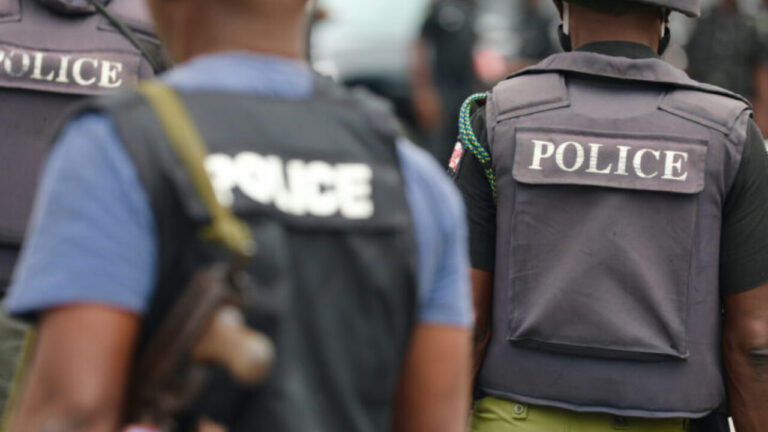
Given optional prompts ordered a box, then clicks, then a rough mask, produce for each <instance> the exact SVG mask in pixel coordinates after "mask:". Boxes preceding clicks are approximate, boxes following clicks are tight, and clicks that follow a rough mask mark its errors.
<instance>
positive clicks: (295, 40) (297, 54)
mask: <svg viewBox="0 0 768 432" xmlns="http://www.w3.org/2000/svg"><path fill="white" fill-rule="evenodd" d="M204 28H205V29H208V31H205V30H203V28H198V29H197V31H195V32H188V33H190V35H189V37H186V38H183V39H181V40H183V41H184V45H183V46H181V47H178V48H177V55H178V57H179V59H178V60H180V61H186V60H189V59H191V58H193V57H196V56H199V55H203V54H212V53H216V52H226V51H246V52H253V53H258V54H270V55H276V56H281V57H286V58H290V59H297V60H303V59H305V58H306V47H305V36H304V31H305V30H304V23H303V22H294V23H287V22H282V23H274V22H273V23H269V22H253V20H242V21H231V22H230V23H229V25H227V26H205V27H204Z"/></svg>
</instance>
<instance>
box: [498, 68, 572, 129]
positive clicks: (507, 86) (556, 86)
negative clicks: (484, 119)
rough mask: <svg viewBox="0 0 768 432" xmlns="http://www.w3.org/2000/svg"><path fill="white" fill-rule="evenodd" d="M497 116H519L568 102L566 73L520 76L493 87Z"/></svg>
mask: <svg viewBox="0 0 768 432" xmlns="http://www.w3.org/2000/svg"><path fill="white" fill-rule="evenodd" d="M493 101H494V104H495V105H496V106H495V108H496V109H495V111H496V113H498V117H499V119H504V118H514V117H521V116H524V115H530V114H535V113H538V112H542V111H549V110H553V109H557V108H563V107H567V106H569V105H570V100H569V98H568V88H567V87H566V84H565V76H564V75H562V74H560V73H557V72H552V73H541V74H530V75H520V76H515V77H513V78H510V79H507V80H505V81H502V82H501V83H499V84H498V85H497V86H496V87H495V88H494V89H493Z"/></svg>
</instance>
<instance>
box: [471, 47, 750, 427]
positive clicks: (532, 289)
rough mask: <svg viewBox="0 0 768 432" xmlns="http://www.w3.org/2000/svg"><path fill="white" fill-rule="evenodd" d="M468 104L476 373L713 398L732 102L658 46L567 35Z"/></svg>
mask: <svg viewBox="0 0 768 432" xmlns="http://www.w3.org/2000/svg"><path fill="white" fill-rule="evenodd" d="M486 109H487V114H488V115H487V119H488V125H487V126H488V130H489V132H490V133H489V135H490V137H489V140H490V151H491V156H492V160H493V162H492V163H493V169H494V170H495V172H496V176H497V187H498V240H497V247H496V250H497V263H496V274H495V292H494V313H493V324H494V329H493V335H492V341H491V345H490V348H489V350H488V354H487V356H486V359H485V363H484V366H483V369H482V372H481V376H480V378H479V386H480V388H481V389H482V390H483V391H485V392H486V393H488V394H491V395H494V396H498V397H502V398H505V399H510V400H514V401H518V402H523V403H531V404H540V405H549V406H555V407H560V408H565V409H570V410H575V411H597V412H607V413H612V414H615V415H622V416H638V417H659V418H660V417H689V418H695V417H700V416H703V415H705V414H706V413H708V412H709V411H711V410H713V409H714V408H716V407H718V405H720V403H721V402H722V401H723V399H724V393H725V392H724V382H723V376H722V371H721V368H722V363H721V358H720V357H721V356H720V346H721V344H720V330H721V304H720V300H719V286H718V285H719V284H718V277H719V248H720V231H721V222H722V207H723V202H724V200H725V197H726V195H727V192H728V190H729V188H730V186H731V184H732V182H733V180H734V177H735V175H736V172H737V170H738V167H739V164H740V161H741V154H742V150H743V145H744V142H745V140H746V131H747V123H748V121H749V118H750V114H751V110H750V107H749V105H748V103H747V102H746V101H745V100H744V99H742V98H740V97H739V96H736V95H734V94H731V93H729V92H727V91H725V90H721V89H719V88H716V87H711V86H708V85H703V84H699V83H697V82H695V81H692V80H691V79H689V78H688V77H687V76H686V75H685V74H684V73H683V72H682V71H679V70H677V69H674V68H673V67H671V66H669V65H667V64H666V63H663V62H662V61H660V60H656V59H647V60H630V59H627V58H620V57H609V56H604V55H599V54H594V53H585V52H577V53H567V54H559V55H555V56H553V57H550V58H549V59H547V60H545V61H544V62H542V63H541V64H539V65H538V66H535V67H533V68H531V69H528V70H525V71H523V72H521V73H519V74H518V75H516V76H514V77H512V78H511V79H508V80H506V81H504V82H502V83H501V84H499V85H498V86H497V87H496V88H495V89H494V90H493V92H492V95H491V97H490V98H489V101H488V105H487V108H486Z"/></svg>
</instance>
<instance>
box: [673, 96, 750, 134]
mask: <svg viewBox="0 0 768 432" xmlns="http://www.w3.org/2000/svg"><path fill="white" fill-rule="evenodd" d="M659 109H661V110H663V111H666V112H668V113H670V114H674V115H676V116H679V117H682V118H685V119H688V120H690V121H693V122H695V123H698V124H700V125H703V126H706V127H709V128H712V129H715V130H718V131H720V132H722V133H724V134H726V135H728V134H730V133H731V131H733V127H734V125H735V124H736V122H737V121H738V119H739V117H740V116H741V114H742V113H744V112H745V111H747V110H749V109H750V107H749V105H748V104H746V103H745V102H743V101H741V100H739V99H736V98H731V97H726V96H723V95H719V94H714V93H704V92H701V91H696V90H687V89H676V90H672V91H670V92H669V93H668V94H667V96H666V97H664V100H662V102H661V105H660V106H659Z"/></svg>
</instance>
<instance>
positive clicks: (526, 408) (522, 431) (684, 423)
mask: <svg viewBox="0 0 768 432" xmlns="http://www.w3.org/2000/svg"><path fill="white" fill-rule="evenodd" d="M470 430H471V432H616V431H625V432H686V431H688V430H689V426H688V420H685V419H641V418H631V417H617V416H613V415H610V414H599V413H578V412H573V411H566V410H562V409H557V408H549V407H541V406H532V405H526V404H518V403H515V402H509V401H505V400H501V399H496V398H493V397H487V398H485V399H481V400H480V401H478V402H477V403H476V404H475V407H474V409H473V411H472V421H471V429H470Z"/></svg>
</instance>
